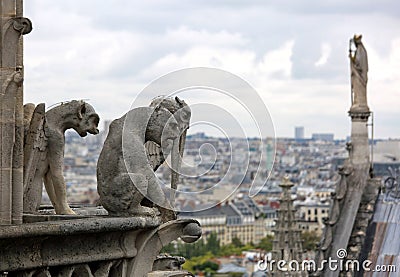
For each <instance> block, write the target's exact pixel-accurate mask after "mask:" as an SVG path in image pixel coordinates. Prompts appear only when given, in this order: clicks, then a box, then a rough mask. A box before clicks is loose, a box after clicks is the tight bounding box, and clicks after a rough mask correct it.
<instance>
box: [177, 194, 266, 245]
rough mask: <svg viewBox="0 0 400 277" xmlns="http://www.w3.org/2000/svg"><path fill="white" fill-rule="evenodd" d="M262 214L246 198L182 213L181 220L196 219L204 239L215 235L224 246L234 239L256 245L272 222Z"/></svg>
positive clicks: (251, 201) (250, 200) (252, 202)
mask: <svg viewBox="0 0 400 277" xmlns="http://www.w3.org/2000/svg"><path fill="white" fill-rule="evenodd" d="M262 214H263V211H262V210H261V209H260V208H258V206H257V205H256V203H255V202H254V201H253V200H252V199H251V198H244V199H242V200H235V201H232V202H229V203H225V204H222V205H221V204H219V205H216V206H213V207H211V208H209V209H206V210H202V211H194V212H181V213H180V214H179V218H195V219H196V220H198V221H199V222H200V224H201V226H202V230H203V237H204V238H205V239H207V237H208V236H209V235H210V234H211V233H215V234H217V236H218V239H219V240H220V242H221V244H222V245H225V244H230V243H232V239H234V238H238V239H239V240H240V241H241V242H242V243H243V244H248V243H255V244H256V243H259V242H260V240H261V239H262V238H264V237H265V236H266V235H267V234H268V232H267V231H268V230H267V223H269V221H271V220H272V219H271V218H264V216H262Z"/></svg>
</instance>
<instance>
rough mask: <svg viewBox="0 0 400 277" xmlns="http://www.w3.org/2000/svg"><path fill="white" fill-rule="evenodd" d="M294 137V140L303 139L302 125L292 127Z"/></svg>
mask: <svg viewBox="0 0 400 277" xmlns="http://www.w3.org/2000/svg"><path fill="white" fill-rule="evenodd" d="M294 139H295V140H303V139H304V127H303V126H298V127H294Z"/></svg>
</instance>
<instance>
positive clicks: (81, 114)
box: [72, 101, 100, 137]
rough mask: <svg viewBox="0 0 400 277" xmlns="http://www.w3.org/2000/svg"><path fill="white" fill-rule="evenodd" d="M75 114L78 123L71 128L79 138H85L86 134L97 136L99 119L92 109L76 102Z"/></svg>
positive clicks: (87, 105) (82, 102) (86, 104)
mask: <svg viewBox="0 0 400 277" xmlns="http://www.w3.org/2000/svg"><path fill="white" fill-rule="evenodd" d="M77 102H78V103H77V107H76V114H77V118H78V123H77V124H76V125H75V126H73V127H72V128H73V129H74V130H75V131H76V132H77V133H78V134H79V135H80V136H81V137H86V136H87V133H90V134H93V135H97V134H98V133H99V130H98V129H97V128H98V126H99V121H100V117H99V115H98V114H97V113H96V111H95V110H94V108H93V107H92V106H91V105H89V104H88V103H85V102H84V101H77Z"/></svg>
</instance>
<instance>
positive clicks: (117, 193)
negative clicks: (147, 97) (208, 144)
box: [97, 97, 191, 221]
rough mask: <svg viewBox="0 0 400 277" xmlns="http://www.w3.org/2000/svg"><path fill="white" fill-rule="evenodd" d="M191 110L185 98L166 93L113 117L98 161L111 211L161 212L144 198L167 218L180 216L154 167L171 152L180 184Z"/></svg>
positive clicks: (173, 180) (101, 187)
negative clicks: (119, 116) (115, 117)
mask: <svg viewBox="0 0 400 277" xmlns="http://www.w3.org/2000/svg"><path fill="white" fill-rule="evenodd" d="M190 116H191V112H190V108H189V106H188V105H186V104H185V103H184V102H183V101H181V100H180V99H179V98H177V97H176V98H175V99H172V98H163V97H160V98H156V99H155V100H154V101H153V102H152V104H151V105H150V107H139V108H135V109H133V110H131V111H129V112H128V113H127V114H125V115H124V116H122V117H121V118H119V119H116V120H114V121H113V122H112V123H111V125H110V129H109V133H108V136H107V138H106V141H105V142H104V147H103V149H102V151H101V153H100V157H99V160H98V163H97V188H98V192H99V195H100V202H101V204H102V205H103V207H104V208H105V209H106V210H107V211H108V213H109V215H112V216H140V215H150V216H154V215H156V214H157V209H154V208H150V207H146V206H145V205H144V204H143V205H142V204H141V203H142V201H143V200H147V202H151V203H150V204H154V205H155V206H156V207H158V209H159V210H160V212H161V214H162V218H163V221H166V220H171V219H174V217H175V215H174V214H173V215H171V210H172V207H171V205H170V204H171V203H170V202H169V201H168V200H167V199H166V196H165V194H164V192H163V190H162V188H161V186H160V181H159V180H158V179H157V177H156V176H155V174H154V171H155V170H157V168H158V167H159V166H160V165H161V164H162V163H163V162H164V161H165V159H166V157H167V156H168V154H169V153H170V152H171V167H172V169H171V187H172V188H176V182H177V176H176V175H175V177H174V174H178V173H177V172H179V167H180V160H181V158H182V154H183V149H184V144H185V136H186V130H187V128H188V127H189V121H190ZM171 193H173V192H171ZM143 202H146V201H143ZM147 206H151V205H147Z"/></svg>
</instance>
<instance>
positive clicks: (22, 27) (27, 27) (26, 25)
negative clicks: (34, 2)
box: [13, 17, 32, 35]
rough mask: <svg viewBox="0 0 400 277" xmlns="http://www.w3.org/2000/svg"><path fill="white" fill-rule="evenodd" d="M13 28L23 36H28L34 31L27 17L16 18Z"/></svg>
mask: <svg viewBox="0 0 400 277" xmlns="http://www.w3.org/2000/svg"><path fill="white" fill-rule="evenodd" d="M13 28H14V30H15V31H17V32H19V33H20V34H21V35H26V34H29V33H30V32H31V31H32V22H31V21H30V20H29V18H26V17H16V18H14V19H13Z"/></svg>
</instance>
